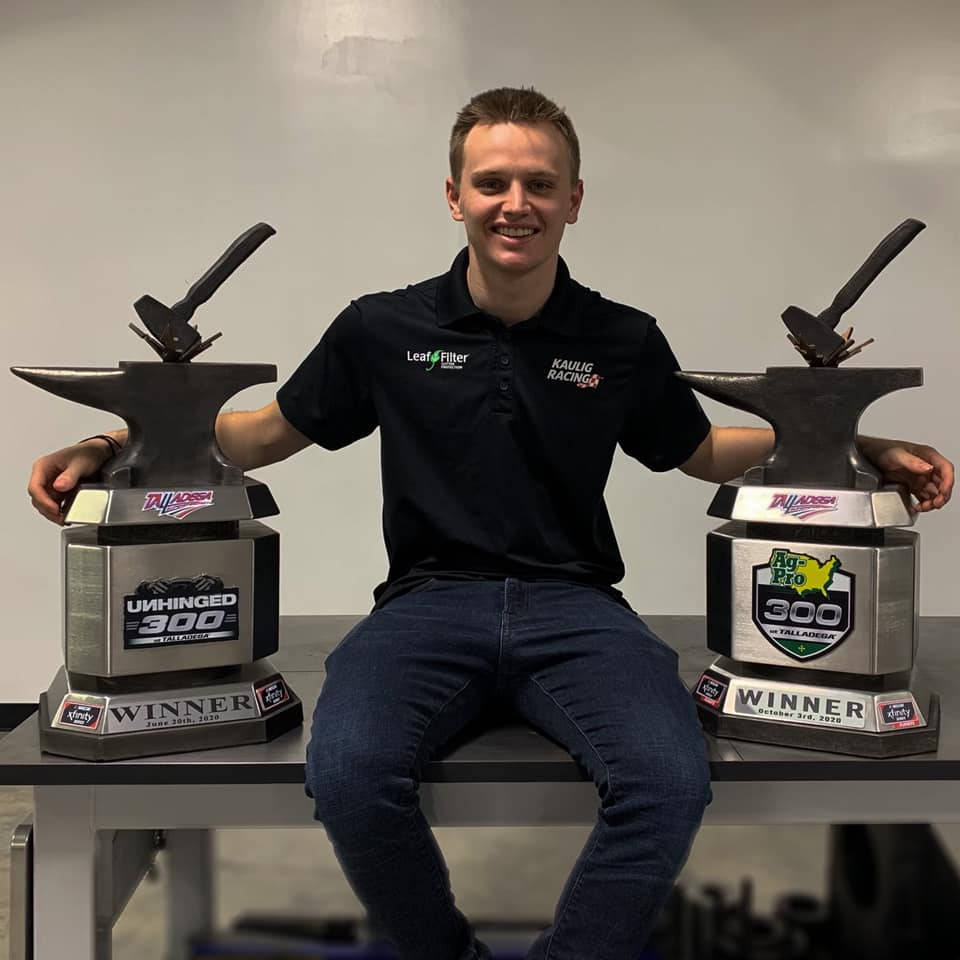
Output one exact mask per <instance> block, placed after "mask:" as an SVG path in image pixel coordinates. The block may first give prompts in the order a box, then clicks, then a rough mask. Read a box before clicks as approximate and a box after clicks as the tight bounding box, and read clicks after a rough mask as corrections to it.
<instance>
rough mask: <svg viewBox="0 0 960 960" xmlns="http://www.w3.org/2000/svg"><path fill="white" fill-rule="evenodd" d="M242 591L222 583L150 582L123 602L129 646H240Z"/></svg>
mask: <svg viewBox="0 0 960 960" xmlns="http://www.w3.org/2000/svg"><path fill="white" fill-rule="evenodd" d="M239 602H240V591H239V590H238V589H237V588H236V587H224V585H223V581H222V580H221V579H220V578H219V577H211V576H208V575H207V574H205V573H204V574H200V575H199V576H197V577H188V578H187V577H185V578H183V579H180V580H163V579H157V580H144V581H143V582H142V583H141V584H140V585H139V586H138V587H137V590H136V593H133V594H130V595H129V596H126V597H124V598H123V645H124V647H126V648H127V649H130V648H131V647H155V646H160V645H164V646H168V645H170V644H175V643H208V642H209V641H211V640H236V639H237V635H238V624H239V614H238V612H237V611H238V607H239Z"/></svg>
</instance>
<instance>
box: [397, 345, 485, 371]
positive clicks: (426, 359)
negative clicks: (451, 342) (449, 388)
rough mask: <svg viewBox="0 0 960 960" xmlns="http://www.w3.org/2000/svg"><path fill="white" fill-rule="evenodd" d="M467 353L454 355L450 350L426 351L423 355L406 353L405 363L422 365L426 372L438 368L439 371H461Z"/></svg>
mask: <svg viewBox="0 0 960 960" xmlns="http://www.w3.org/2000/svg"><path fill="white" fill-rule="evenodd" d="M469 356H470V354H469V353H455V352H453V351H452V350H428V351H426V352H425V353H417V352H416V351H413V350H408V351H407V363H424V364H426V367H425V369H426V370H427V371H430V370H433V369H434V368H435V367H438V366H439V367H440V369H441V370H462V369H463V365H464V364H465V363H466V362H467V357H469Z"/></svg>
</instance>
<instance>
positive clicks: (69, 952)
mask: <svg viewBox="0 0 960 960" xmlns="http://www.w3.org/2000/svg"><path fill="white" fill-rule="evenodd" d="M33 808H34V814H33V816H34V820H33V830H34V835H33V924H34V927H33V938H34V939H33V943H34V950H35V956H36V960H63V958H64V957H69V958H70V960H109V942H108V943H107V944H106V950H107V953H106V956H104V954H103V949H104V944H103V942H102V938H101V943H100V947H101V951H100V954H97V952H96V947H97V939H98V938H97V931H96V883H95V871H94V864H95V859H96V833H95V832H94V829H93V822H94V821H93V787H88V786H87V787H66V786H55V787H34V791H33Z"/></svg>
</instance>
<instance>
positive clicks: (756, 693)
mask: <svg viewBox="0 0 960 960" xmlns="http://www.w3.org/2000/svg"><path fill="white" fill-rule="evenodd" d="M748 669H749V668H748V667H746V666H745V665H744V664H741V663H738V662H737V661H735V660H730V659H728V658H726V657H719V658H718V659H717V660H715V661H714V663H713V664H711V666H710V667H708V668H707V669H706V670H705V671H704V672H703V673H702V674H701V675H700V678H699V680H698V681H697V684H696V686H695V687H694V689H693V699H694V703H695V704H696V706H697V712H698V714H699V715H700V722H701V724H702V725H703V728H704V730H705V731H706V732H707V733H710V734H712V735H713V736H716V737H725V738H728V739H731V740H748V741H753V742H756V743H774V744H779V745H781V746H785V747H801V748H803V749H807V750H822V751H825V752H827V753H841V754H848V755H851V756H858V757H871V758H883V757H902V756H908V755H911V754H917V753H931V752H933V751H935V750H936V749H937V743H938V741H939V736H940V698H939V696H938V695H937V694H935V693H929V692H925V691H921V690H920V689H919V688H918V685H917V684H914V683H911V684H910V685H909V686H910V687H911V688H912V689H900V690H893V691H883V692H878V691H876V690H867V689H856V688H851V687H826V686H822V685H820V686H814V685H812V684H803V683H799V682H796V680H795V679H791V680H774V679H769V678H768V676H765V677H756V676H750V675H749V673H748Z"/></svg>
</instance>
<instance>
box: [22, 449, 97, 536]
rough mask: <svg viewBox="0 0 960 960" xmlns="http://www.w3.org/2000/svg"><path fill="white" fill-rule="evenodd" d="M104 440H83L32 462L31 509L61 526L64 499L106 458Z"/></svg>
mask: <svg viewBox="0 0 960 960" xmlns="http://www.w3.org/2000/svg"><path fill="white" fill-rule="evenodd" d="M111 456H112V451H111V450H110V444H108V443H107V441H106V440H96V439H94V440H84V441H83V443H74V444H72V445H71V446H69V447H64V448H63V449H62V450H55V451H54V452H53V453H49V454H47V456H45V457H41V458H40V459H39V460H35V461H34V464H33V469H32V470H31V471H30V483H29V484H28V485H27V493H29V494H30V500H31V501H32V503H33V505H34V507H36V509H37V510H38V511H39V512H40V513H41V514H42V515H43V516H44V517H46V518H47V519H48V520H52V521H53V522H54V523H58V524H61V525H62V524H63V513H62V512H61V504H62V503H63V500H64V497H66V495H67V494H68V493H69V492H70V491H71V490H72V489H73V488H74V487H75V486H76V485H77V484H78V483H79V482H80V481H81V480H83V479H84V478H86V477H92V476H93V475H94V474H96V473H97V472H98V471H99V470H100V468H101V467H102V466H103V465H104V464H105V463H106V462H107V460H109V459H110V457H111Z"/></svg>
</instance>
